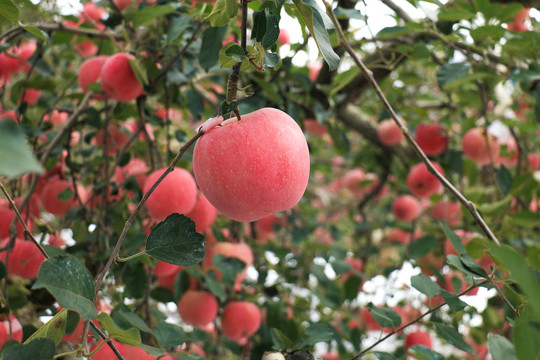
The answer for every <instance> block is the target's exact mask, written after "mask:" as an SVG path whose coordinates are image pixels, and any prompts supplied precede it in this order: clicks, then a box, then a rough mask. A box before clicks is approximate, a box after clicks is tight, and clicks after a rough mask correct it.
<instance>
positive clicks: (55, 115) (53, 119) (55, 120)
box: [43, 109, 69, 125]
mask: <svg viewBox="0 0 540 360" xmlns="http://www.w3.org/2000/svg"><path fill="white" fill-rule="evenodd" d="M68 117H69V114H68V113H67V112H60V111H58V110H56V109H54V110H53V111H52V112H51V113H50V114H45V115H43V121H44V122H50V123H51V124H53V125H60V124H63V123H65V122H66V121H67V120H68Z"/></svg>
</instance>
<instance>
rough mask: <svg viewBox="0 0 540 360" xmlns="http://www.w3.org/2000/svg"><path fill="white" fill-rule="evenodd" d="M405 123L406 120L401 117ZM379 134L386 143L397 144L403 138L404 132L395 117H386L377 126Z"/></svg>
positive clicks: (401, 121)
mask: <svg viewBox="0 0 540 360" xmlns="http://www.w3.org/2000/svg"><path fill="white" fill-rule="evenodd" d="M400 123H401V124H402V125H404V121H403V120H402V119H400ZM377 136H378V137H379V140H380V141H381V142H382V143H383V144H384V145H395V144H397V143H398V142H400V141H401V140H402V139H403V133H402V132H401V130H400V128H399V126H398V125H397V124H396V123H395V121H394V120H393V119H386V120H383V121H381V122H380V123H379V125H378V126H377Z"/></svg>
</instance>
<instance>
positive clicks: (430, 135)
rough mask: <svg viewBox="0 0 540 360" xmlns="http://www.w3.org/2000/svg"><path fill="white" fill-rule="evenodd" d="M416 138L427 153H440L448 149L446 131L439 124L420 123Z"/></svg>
mask: <svg viewBox="0 0 540 360" xmlns="http://www.w3.org/2000/svg"><path fill="white" fill-rule="evenodd" d="M414 138H415V140H416V142H417V143H418V146H420V148H421V149H422V150H423V151H424V152H425V153H426V154H427V155H438V154H440V153H442V152H443V151H444V150H445V149H446V144H447V142H448V139H447V137H446V131H445V130H444V128H442V127H441V126H440V125H437V124H420V125H418V127H417V128H416V133H415V134H414Z"/></svg>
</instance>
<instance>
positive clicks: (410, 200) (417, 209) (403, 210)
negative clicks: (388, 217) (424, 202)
mask: <svg viewBox="0 0 540 360" xmlns="http://www.w3.org/2000/svg"><path fill="white" fill-rule="evenodd" d="M392 211H393V213H394V216H395V217H396V219H398V220H401V221H413V220H416V219H417V218H418V217H419V216H420V213H421V212H422V208H421V206H420V203H419V202H418V200H417V199H416V198H415V197H414V196H411V195H401V196H398V197H397V198H396V199H395V200H394V203H393V204H392Z"/></svg>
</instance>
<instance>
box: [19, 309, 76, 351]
mask: <svg viewBox="0 0 540 360" xmlns="http://www.w3.org/2000/svg"><path fill="white" fill-rule="evenodd" d="M67 316H68V309H62V310H61V311H60V312H59V313H58V314H56V315H54V316H53V318H52V319H51V320H49V321H47V323H46V324H44V325H43V326H42V327H40V328H39V329H38V330H37V331H36V332H35V333H33V334H32V336H30V337H29V338H28V339H26V341H25V342H24V343H25V344H28V343H29V342H31V341H32V340H34V339H37V338H47V339H51V340H52V341H54V343H55V344H56V345H58V344H59V343H60V341H62V336H64V334H65V332H66V325H67Z"/></svg>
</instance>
